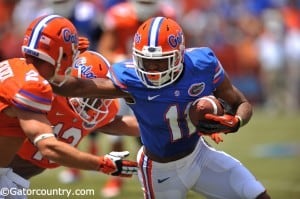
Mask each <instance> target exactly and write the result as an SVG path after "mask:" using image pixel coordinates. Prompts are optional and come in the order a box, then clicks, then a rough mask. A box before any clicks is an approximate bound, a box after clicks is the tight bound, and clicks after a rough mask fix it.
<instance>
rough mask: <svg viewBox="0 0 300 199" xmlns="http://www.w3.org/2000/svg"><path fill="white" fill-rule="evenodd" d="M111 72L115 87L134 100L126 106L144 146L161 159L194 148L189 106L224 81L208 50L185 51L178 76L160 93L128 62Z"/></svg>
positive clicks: (194, 130) (218, 66)
mask: <svg viewBox="0 0 300 199" xmlns="http://www.w3.org/2000/svg"><path fill="white" fill-rule="evenodd" d="M110 72H111V78H112V80H113V82H114V84H115V85H116V86H118V87H119V88H121V89H122V90H123V91H125V92H128V93H130V94H131V95H132V97H133V99H134V102H133V103H132V104H129V106H130V107H131V109H132V110H133V112H134V114H135V116H136V118H137V120H138V122H139V127H140V133H141V139H142V142H143V144H144V146H145V147H146V148H147V150H148V151H150V152H151V153H152V154H155V155H156V156H159V157H162V158H163V157H172V156H175V155H177V154H180V153H183V152H185V151H191V150H192V149H193V148H194V146H195V145H196V143H197V141H198V139H199V135H198V134H197V132H196V128H195V127H194V126H193V125H192V123H191V121H190V119H189V117H188V109H189V106H190V104H191V103H192V102H193V101H194V100H196V99H197V98H199V97H203V96H207V95H210V94H212V92H213V91H214V90H215V88H216V87H217V86H218V85H219V84H220V83H221V82H222V81H223V80H224V69H223V67H222V66H221V64H220V63H219V61H218V59H217V58H216V56H215V55H214V53H213V52H212V50H211V49H209V48H190V49H186V51H185V54H184V69H183V72H182V74H181V76H180V77H179V78H178V79H177V80H176V81H175V82H174V83H172V84H171V85H168V86H165V87H163V88H160V89H151V88H147V87H146V86H145V85H144V84H143V83H142V82H141V81H140V79H139V77H138V76H137V73H136V71H135V68H134V65H133V62H131V61H124V62H120V63H116V64H114V65H113V66H112V67H111V71H110Z"/></svg>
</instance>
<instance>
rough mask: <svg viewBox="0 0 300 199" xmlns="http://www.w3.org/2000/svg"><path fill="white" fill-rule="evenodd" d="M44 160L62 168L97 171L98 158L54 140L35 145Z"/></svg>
mask: <svg viewBox="0 0 300 199" xmlns="http://www.w3.org/2000/svg"><path fill="white" fill-rule="evenodd" d="M37 147H38V149H39V151H40V152H41V153H42V155H43V157H44V158H47V159H49V160H52V161H54V162H56V163H58V164H60V165H62V166H66V167H72V168H78V169H83V170H95V171H96V170H98V169H99V157H98V156H94V155H91V154H88V153H85V152H81V151H79V150H78V149H76V148H74V147H72V146H70V145H68V144H66V143H64V142H60V141H57V140H56V139H55V138H48V139H45V140H42V141H40V142H39V143H38V144H37Z"/></svg>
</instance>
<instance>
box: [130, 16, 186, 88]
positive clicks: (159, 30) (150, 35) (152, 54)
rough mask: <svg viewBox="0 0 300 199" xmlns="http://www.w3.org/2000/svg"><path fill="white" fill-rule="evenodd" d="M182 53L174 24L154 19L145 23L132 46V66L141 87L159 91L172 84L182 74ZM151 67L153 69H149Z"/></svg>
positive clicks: (181, 35) (180, 40) (182, 38)
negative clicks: (158, 89)
mask: <svg viewBox="0 0 300 199" xmlns="http://www.w3.org/2000/svg"><path fill="white" fill-rule="evenodd" d="M184 49H185V45H184V35H183V32H182V29H181V27H180V26H179V25H178V24H177V23H176V22H175V21H174V20H172V19H169V18H165V17H154V18H151V19H148V20H147V21H145V22H144V23H143V24H142V25H141V26H140V27H139V28H138V30H137V32H136V34H135V36H134V42H133V62H134V66H135V68H136V71H137V74H138V76H139V78H140V80H141V81H142V82H143V84H144V85H146V86H147V87H149V88H162V87H164V86H167V85H169V84H171V83H173V82H174V81H175V80H176V79H177V78H178V77H179V76H180V74H181V72H182V70H183V53H184ZM149 63H150V64H149ZM153 64H154V65H156V66H157V67H156V68H155V69H151V68H154V67H153ZM149 65H150V66H149Z"/></svg>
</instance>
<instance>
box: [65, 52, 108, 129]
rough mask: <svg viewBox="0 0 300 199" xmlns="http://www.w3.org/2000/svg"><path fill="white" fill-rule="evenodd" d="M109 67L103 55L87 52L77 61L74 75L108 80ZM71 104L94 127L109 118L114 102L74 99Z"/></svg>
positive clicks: (70, 101) (73, 71)
mask: <svg viewBox="0 0 300 199" xmlns="http://www.w3.org/2000/svg"><path fill="white" fill-rule="evenodd" d="M109 67H110V64H109V63H108V61H107V60H106V59H105V58H104V57H103V56H102V55H101V54H99V53H97V52H94V51H85V52H84V53H81V54H80V55H79V56H78V58H77V59H76V60H75V62H74V65H73V68H72V75H73V76H75V77H79V78H84V79H93V78H96V77H102V78H106V77H107V73H108V70H109ZM69 103H70V105H71V107H72V108H73V110H74V111H75V112H76V113H77V114H78V115H79V116H80V118H81V119H82V120H83V121H85V122H86V123H88V124H90V126H94V125H95V124H97V123H99V122H100V121H102V120H104V119H105V118H106V117H107V115H108V113H109V105H110V104H111V103H112V100H111V99H100V98H79V97H72V98H69Z"/></svg>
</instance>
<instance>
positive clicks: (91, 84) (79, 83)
mask: <svg viewBox="0 0 300 199" xmlns="http://www.w3.org/2000/svg"><path fill="white" fill-rule="evenodd" d="M51 86H52V89H53V91H54V92H55V93H56V94H59V95H62V96H67V97H70V96H72V97H100V98H119V97H129V96H130V95H129V94H128V93H126V92H123V91H122V90H120V89H119V88H117V87H115V85H114V84H113V82H112V80H110V79H108V78H94V79H80V78H76V77H69V79H68V80H67V81H66V82H65V83H64V84H63V85H62V86H60V87H58V86H56V85H51Z"/></svg>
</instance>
